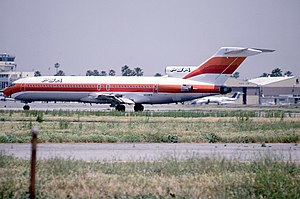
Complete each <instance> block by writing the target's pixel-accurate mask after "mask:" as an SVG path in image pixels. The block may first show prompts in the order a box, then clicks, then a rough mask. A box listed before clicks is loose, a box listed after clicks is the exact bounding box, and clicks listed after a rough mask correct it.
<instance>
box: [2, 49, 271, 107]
mask: <svg viewBox="0 0 300 199" xmlns="http://www.w3.org/2000/svg"><path fill="white" fill-rule="evenodd" d="M273 51H274V50H266V49H257V48H240V47H222V48H220V50H219V51H218V52H217V53H216V54H215V55H213V56H212V57H211V58H209V59H208V60H207V61H205V62H204V63H203V64H201V65H200V66H199V67H188V66H183V67H173V69H172V67H171V68H170V67H168V70H169V72H167V75H166V76H163V77H143V76H141V77H136V76H133V77H132V76H130V77H127V76H121V77H115V76H40V77H30V78H24V79H19V80H17V81H15V82H13V84H12V85H11V86H9V87H7V88H5V89H4V90H3V93H4V94H5V95H6V96H8V97H12V98H14V99H16V100H20V101H23V102H25V105H24V107H23V109H24V110H29V108H30V107H29V105H28V103H30V102H33V101H77V102H87V103H101V104H111V106H114V107H116V110H119V111H125V106H124V104H134V110H135V111H143V110H144V107H143V104H164V103H174V102H184V101H189V100H193V99H196V98H201V97H205V96H210V95H216V94H226V93H229V92H231V88H228V87H226V86H224V82H225V81H226V79H227V78H228V76H229V75H231V74H232V73H233V72H234V71H235V70H236V69H237V68H238V67H239V66H240V64H241V63H242V62H243V61H244V60H245V59H246V57H248V56H251V55H256V54H260V53H262V52H273Z"/></svg>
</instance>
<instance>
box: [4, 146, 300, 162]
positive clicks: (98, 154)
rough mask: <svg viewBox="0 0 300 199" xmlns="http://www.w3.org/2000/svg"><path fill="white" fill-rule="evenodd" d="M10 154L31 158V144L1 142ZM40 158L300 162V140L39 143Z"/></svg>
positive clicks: (5, 150)
mask: <svg viewBox="0 0 300 199" xmlns="http://www.w3.org/2000/svg"><path fill="white" fill-rule="evenodd" d="M0 150H1V151H4V152H5V154H7V155H13V156H15V157H19V158H22V159H29V158H30V154H31V153H30V150H31V145H30V144H0ZM37 156H38V159H51V158H54V157H60V158H64V159H68V158H70V159H75V160H84V161H154V160H160V159H163V158H176V159H178V160H181V159H186V158H191V157H194V158H216V159H228V160H235V161H255V160H259V159H261V158H263V157H271V158H276V159H278V160H280V161H294V162H298V163H300V146H299V145H297V144H266V146H262V144H221V143H219V144H209V143H205V144H194V143H193V144H184V143H183V144H160V143H159V144H158V143H154V144H152V143H151V144H148V143H145V144H134V143H125V144H124V143H120V144H95V143H93V144H38V150H37Z"/></svg>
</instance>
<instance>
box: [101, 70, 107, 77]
mask: <svg viewBox="0 0 300 199" xmlns="http://www.w3.org/2000/svg"><path fill="white" fill-rule="evenodd" d="M99 76H107V73H106V71H104V70H102V71H101V72H100V74H99Z"/></svg>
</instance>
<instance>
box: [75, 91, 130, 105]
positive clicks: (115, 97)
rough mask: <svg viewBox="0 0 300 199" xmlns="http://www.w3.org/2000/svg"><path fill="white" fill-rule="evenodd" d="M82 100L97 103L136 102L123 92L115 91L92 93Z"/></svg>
mask: <svg viewBox="0 0 300 199" xmlns="http://www.w3.org/2000/svg"><path fill="white" fill-rule="evenodd" d="M80 101H82V102H96V103H114V102H115V103H118V104H134V103H135V102H134V101H132V100H131V99H129V98H127V97H124V95H122V94H115V93H90V94H89V95H88V96H87V97H84V98H81V99H80Z"/></svg>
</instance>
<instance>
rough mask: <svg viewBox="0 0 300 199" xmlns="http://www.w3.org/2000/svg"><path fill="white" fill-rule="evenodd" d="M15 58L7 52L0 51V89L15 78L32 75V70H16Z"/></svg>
mask: <svg viewBox="0 0 300 199" xmlns="http://www.w3.org/2000/svg"><path fill="white" fill-rule="evenodd" d="M15 58H16V57H15V56H13V55H10V54H8V53H0V90H2V89H4V88H5V87H7V86H8V85H10V84H11V83H12V82H13V81H15V80H17V79H20V78H24V77H33V76H34V72H17V64H16V63H15Z"/></svg>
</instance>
